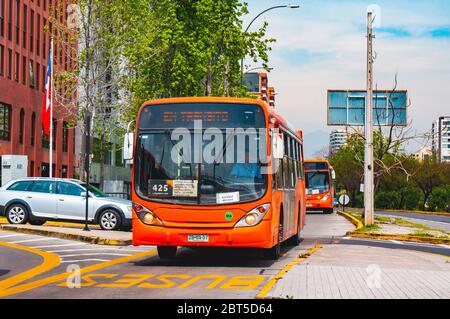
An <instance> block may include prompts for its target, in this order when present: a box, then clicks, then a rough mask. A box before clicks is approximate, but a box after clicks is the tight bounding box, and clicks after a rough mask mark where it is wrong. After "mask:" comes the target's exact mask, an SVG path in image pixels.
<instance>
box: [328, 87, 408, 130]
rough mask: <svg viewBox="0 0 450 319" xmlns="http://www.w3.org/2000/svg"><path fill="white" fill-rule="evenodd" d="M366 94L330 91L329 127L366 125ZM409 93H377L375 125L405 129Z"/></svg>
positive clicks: (351, 91)
mask: <svg viewBox="0 0 450 319" xmlns="http://www.w3.org/2000/svg"><path fill="white" fill-rule="evenodd" d="M366 101H367V92H366V91H353V90H329V91H328V125H330V126H347V125H350V126H364V122H365V110H366ZM407 102H408V91H374V92H373V103H372V107H373V113H372V114H373V123H374V125H376V126H392V125H393V126H406V125H407V104H408V103H407Z"/></svg>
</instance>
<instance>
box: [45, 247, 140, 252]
mask: <svg viewBox="0 0 450 319" xmlns="http://www.w3.org/2000/svg"><path fill="white" fill-rule="evenodd" d="M94 250H102V251H108V250H112V251H129V252H133V253H136V252H141V251H147V249H146V250H134V249H116V248H109V247H105V248H103V247H98V248H80V249H77V248H74V249H62V250H47V251H48V252H52V253H70V252H76V251H94Z"/></svg>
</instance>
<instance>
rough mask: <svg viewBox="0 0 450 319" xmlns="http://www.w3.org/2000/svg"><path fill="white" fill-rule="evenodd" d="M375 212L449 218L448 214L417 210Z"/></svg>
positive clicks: (449, 214)
mask: <svg viewBox="0 0 450 319" xmlns="http://www.w3.org/2000/svg"><path fill="white" fill-rule="evenodd" d="M377 211H379V212H383V213H405V214H418V215H436V216H447V217H450V213H446V212H423V211H418V210H396V209H377Z"/></svg>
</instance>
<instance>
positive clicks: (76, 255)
mask: <svg viewBox="0 0 450 319" xmlns="http://www.w3.org/2000/svg"><path fill="white" fill-rule="evenodd" d="M98 255H111V256H131V254H116V253H94V254H73V255H59V257H63V258H65V257H78V256H98Z"/></svg>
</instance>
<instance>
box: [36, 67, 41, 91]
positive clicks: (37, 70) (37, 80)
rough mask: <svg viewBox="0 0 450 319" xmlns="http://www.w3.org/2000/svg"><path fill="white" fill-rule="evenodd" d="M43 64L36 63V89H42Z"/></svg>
mask: <svg viewBox="0 0 450 319" xmlns="http://www.w3.org/2000/svg"><path fill="white" fill-rule="evenodd" d="M40 80H41V65H40V64H39V63H37V64H36V90H38V91H39V90H40V89H41V83H40Z"/></svg>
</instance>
